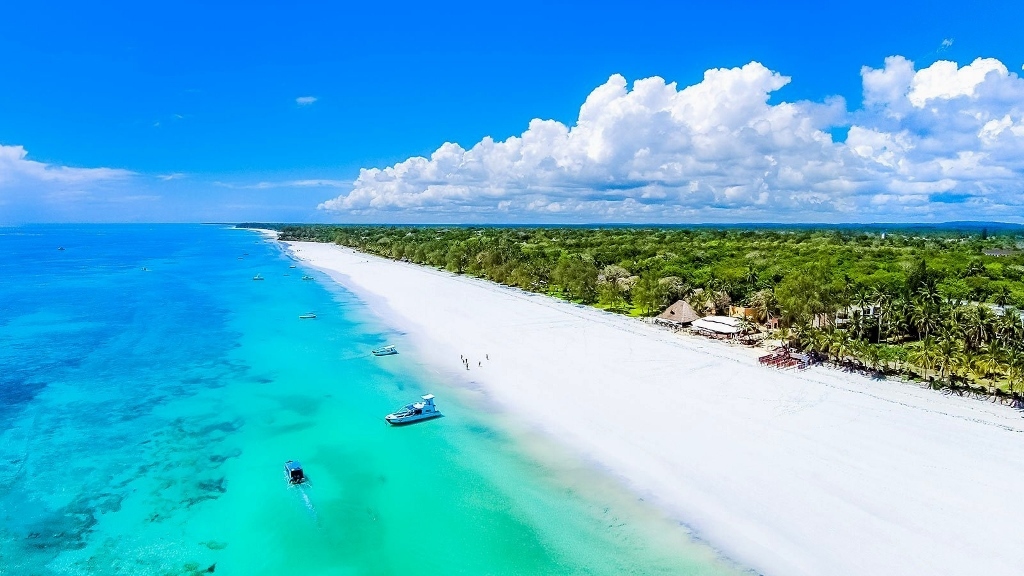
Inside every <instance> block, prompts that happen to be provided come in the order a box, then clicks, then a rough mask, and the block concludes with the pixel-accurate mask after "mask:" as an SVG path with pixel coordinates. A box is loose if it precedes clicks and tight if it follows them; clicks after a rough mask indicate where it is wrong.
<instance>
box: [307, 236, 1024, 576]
mask: <svg viewBox="0 0 1024 576" xmlns="http://www.w3.org/2000/svg"><path fill="white" fill-rule="evenodd" d="M290 246H291V247H292V249H293V250H295V249H298V250H299V251H298V252H296V253H295V254H296V256H297V257H299V258H301V259H303V260H306V261H307V262H309V263H310V264H312V265H313V266H315V267H317V268H319V269H321V270H324V271H326V272H327V273H329V274H330V275H331V276H332V277H333V278H334V279H335V280H336V281H338V282H340V283H341V284H343V285H344V286H345V287H346V288H348V289H350V290H352V291H353V292H355V293H356V294H357V295H359V296H360V297H362V298H363V299H365V300H366V301H367V302H368V303H369V305H370V306H371V308H373V309H374V310H375V311H376V312H377V313H379V314H380V315H381V316H382V317H383V318H384V319H385V321H386V322H388V323H390V324H392V325H393V326H395V327H396V328H398V329H401V330H403V331H405V332H407V333H408V334H409V335H410V337H411V338H412V340H413V342H415V344H416V346H417V348H418V352H419V353H420V354H422V355H423V356H424V357H425V358H428V359H430V360H431V361H433V362H435V363H436V364H437V366H438V367H439V368H440V369H441V370H447V371H448V372H445V374H449V375H452V376H453V378H454V376H455V375H458V376H459V377H460V378H462V379H464V380H462V381H461V382H458V384H459V385H467V384H472V385H473V386H476V387H479V389H480V390H482V391H483V393H484V394H486V395H487V397H488V398H489V400H491V401H493V402H494V403H495V404H497V405H498V406H500V407H502V408H504V409H505V410H507V411H508V412H509V413H510V414H512V415H514V416H515V417H517V418H519V419H521V420H522V421H523V422H525V423H527V424H528V425H530V426H533V427H536V428H537V429H538V430H540V431H541V432H543V433H545V434H547V435H548V436H549V437H551V438H553V439H555V440H556V441H557V442H560V443H563V444H564V445H565V446H567V447H569V448H571V449H573V450H575V451H578V452H579V453H580V454H582V455H583V456H584V457H585V458H587V459H589V460H590V461H592V462H593V463H594V464H595V466H599V467H600V468H602V469H604V470H606V471H607V472H608V473H610V474H611V475H613V476H614V477H616V478H618V479H620V480H621V481H622V482H623V483H624V484H625V485H626V486H627V487H628V488H629V489H630V490H632V491H634V492H635V493H636V494H637V495H638V497H643V498H644V499H645V500H647V501H652V502H655V503H656V504H657V505H659V506H661V507H662V508H663V509H664V510H666V511H667V512H668V513H669V514H670V515H671V516H672V517H673V518H675V519H678V520H679V521H680V522H682V523H684V524H685V525H687V526H688V527H689V528H690V529H691V530H692V531H693V532H694V533H695V534H696V535H697V536H698V537H699V538H701V539H703V540H705V541H706V542H708V543H709V544H711V545H712V546H714V547H716V548H717V549H719V550H721V551H722V552H723V554H725V555H726V556H728V557H730V558H732V559H733V560H735V561H737V562H739V563H740V564H743V565H745V566H749V567H751V568H753V569H754V570H756V571H759V572H762V573H766V574H772V575H786V576H791V575H802V574H808V575H810V574H814V575H845V574H900V575H904V576H905V575H917V574H921V575H924V574H965V575H966V574H972V575H973V574H985V575H988V576H994V575H1019V574H1022V573H1024V546H1022V545H1021V543H1022V542H1024V499H1022V498H1020V491H1021V488H1024V413H1022V412H1020V411H1016V410H1013V409H1011V408H1008V407H1005V406H1001V405H996V404H992V403H988V402H984V401H979V400H974V399H967V398H960V397H950V396H946V395H943V394H942V393H939V392H935V391H931V390H926V389H923V388H920V387H918V386H916V385H912V384H906V383H899V382H887V381H873V380H871V379H869V378H866V377H863V376H858V375H852V374H846V373H842V372H839V371H836V370H832V369H828V368H822V367H816V368H812V369H810V370H807V371H805V372H799V373H798V372H793V371H787V372H781V371H777V370H773V369H769V368H763V367H761V366H759V365H758V364H757V361H756V359H755V358H754V356H753V355H752V354H751V353H750V351H749V350H743V349H738V348H733V347H730V346H727V345H724V344H720V343H716V342H711V341H704V340H701V339H697V338H683V337H680V336H676V335H673V334H671V333H669V332H667V331H663V330H659V329H657V328H654V327H652V326H650V325H647V324H645V323H643V322H641V321H638V320H635V319H630V318H625V317H620V316H615V315H612V314H606V313H603V312H601V311H598V310H595V309H591V308H586V307H579V306H574V305H572V304H569V303H565V302H561V301H557V300H554V299H552V298H549V297H546V296H541V295H536V294H528V293H525V292H521V291H519V290H515V289H510V288H505V287H502V286H498V285H495V284H492V283H489V282H485V281H481V280H476V279H472V278H466V277H460V276H454V275H452V274H448V273H445V272H441V271H437V270H432V269H429V268H425V267H420V266H416V265H412V264H404V263H398V262H393V261H388V260H384V259H380V258H376V257H373V256H368V255H365V254H360V253H356V252H353V251H351V250H348V249H345V248H341V247H338V246H334V245H329V244H316V243H291V244H290ZM460 355H463V356H468V358H469V367H470V369H469V370H466V369H465V367H464V366H463V364H462V362H461V360H460ZM488 356H489V359H488Z"/></svg>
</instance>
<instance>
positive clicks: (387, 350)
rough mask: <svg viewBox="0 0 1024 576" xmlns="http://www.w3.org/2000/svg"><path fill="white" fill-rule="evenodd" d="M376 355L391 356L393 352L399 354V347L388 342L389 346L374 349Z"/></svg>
mask: <svg viewBox="0 0 1024 576" xmlns="http://www.w3.org/2000/svg"><path fill="white" fill-rule="evenodd" d="M372 352H373V355H374V356H390V355H392V354H398V348H395V347H394V346H392V345H390V344H388V345H387V346H381V347H380V348H374V349H373V350H372Z"/></svg>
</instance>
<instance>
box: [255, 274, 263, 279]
mask: <svg viewBox="0 0 1024 576" xmlns="http://www.w3.org/2000/svg"><path fill="white" fill-rule="evenodd" d="M252 279H253V280H263V276H260V275H259V274H257V275H255V276H253V277H252Z"/></svg>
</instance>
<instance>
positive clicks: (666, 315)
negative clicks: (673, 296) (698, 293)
mask: <svg viewBox="0 0 1024 576" xmlns="http://www.w3.org/2000/svg"><path fill="white" fill-rule="evenodd" d="M658 318H661V319H662V320H669V321H672V322H678V323H680V324H689V323H690V322H693V321H694V320H697V319H699V318H700V314H697V313H696V312H695V311H694V310H693V307H692V306H690V303H689V302H687V301H686V300H677V301H676V303H675V304H673V305H671V306H669V307H668V308H666V309H665V311H664V312H662V313H661V314H658Z"/></svg>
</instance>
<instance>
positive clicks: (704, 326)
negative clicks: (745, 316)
mask: <svg viewBox="0 0 1024 576" xmlns="http://www.w3.org/2000/svg"><path fill="white" fill-rule="evenodd" d="M690 328H691V329H692V330H693V331H694V332H697V333H698V334H701V335H703V336H710V337H713V338H723V337H725V338H730V337H734V336H738V335H740V334H742V333H743V331H744V329H743V321H742V320H740V319H739V318H733V317H732V316H705V317H704V318H700V319H698V320H694V321H693V323H692V324H691V325H690Z"/></svg>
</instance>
